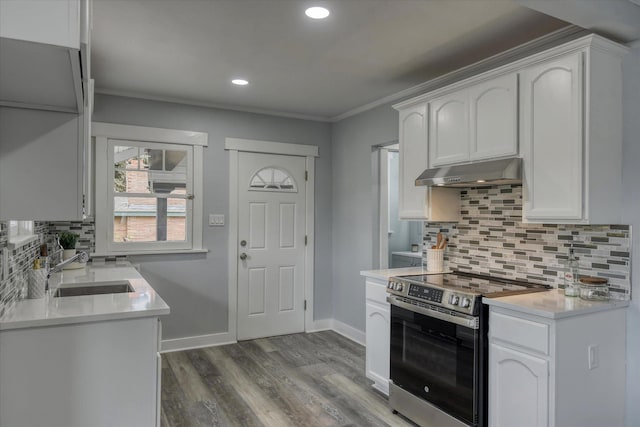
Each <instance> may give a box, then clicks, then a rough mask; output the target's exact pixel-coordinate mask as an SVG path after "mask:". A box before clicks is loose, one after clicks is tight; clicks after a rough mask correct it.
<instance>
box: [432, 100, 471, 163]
mask: <svg viewBox="0 0 640 427" xmlns="http://www.w3.org/2000/svg"><path fill="white" fill-rule="evenodd" d="M468 98H469V91H468V90H467V89H465V90H461V91H458V92H454V93H451V94H448V95H445V96H443V97H441V98H436V99H434V100H433V101H431V102H430V107H429V108H430V111H431V117H430V120H429V155H430V157H431V162H430V164H431V166H440V165H448V164H453V163H461V162H465V161H467V160H469V108H468V105H469V102H468Z"/></svg>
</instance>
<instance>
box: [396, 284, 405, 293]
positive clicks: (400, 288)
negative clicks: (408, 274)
mask: <svg viewBox="0 0 640 427" xmlns="http://www.w3.org/2000/svg"><path fill="white" fill-rule="evenodd" d="M403 290H404V284H402V283H398V284H397V285H396V291H400V292H402V291H403Z"/></svg>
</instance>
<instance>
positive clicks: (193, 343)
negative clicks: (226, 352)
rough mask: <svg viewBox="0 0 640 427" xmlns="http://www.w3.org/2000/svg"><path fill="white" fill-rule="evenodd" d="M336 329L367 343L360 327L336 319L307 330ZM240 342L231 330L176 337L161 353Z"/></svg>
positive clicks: (170, 340) (316, 323) (325, 320)
mask: <svg viewBox="0 0 640 427" xmlns="http://www.w3.org/2000/svg"><path fill="white" fill-rule="evenodd" d="M320 331H334V332H336V333H338V334H340V335H342V336H343V337H345V338H348V339H350V340H351V341H353V342H356V343H358V344H360V345H365V336H366V335H365V333H364V332H363V331H361V330H359V329H356V328H354V327H353V326H349V325H347V324H346V323H343V322H341V321H339V320H336V319H320V320H316V321H314V322H313V324H312V325H311V327H310V328H308V329H307V330H306V331H305V332H306V333H312V332H320ZM236 342H238V341H237V340H236V337H234V336H232V334H230V333H229V332H220V333H217V334H209V335H198V336H194V337H184V338H174V339H169V340H162V345H161V346H160V348H161V350H160V353H171V352H173V351H183V350H193V349H196V348H204V347H214V346H219V345H226V344H235V343H236Z"/></svg>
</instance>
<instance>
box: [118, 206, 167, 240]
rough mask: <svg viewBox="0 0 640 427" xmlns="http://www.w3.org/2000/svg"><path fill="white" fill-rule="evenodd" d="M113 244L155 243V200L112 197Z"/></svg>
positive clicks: (156, 223) (156, 227) (156, 220)
mask: <svg viewBox="0 0 640 427" xmlns="http://www.w3.org/2000/svg"><path fill="white" fill-rule="evenodd" d="M113 202H114V203H113V241H114V242H155V241H157V240H158V239H157V229H158V219H157V211H158V209H157V199H154V198H147V197H114V201H113Z"/></svg>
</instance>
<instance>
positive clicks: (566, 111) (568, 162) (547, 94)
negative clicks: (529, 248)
mask: <svg viewBox="0 0 640 427" xmlns="http://www.w3.org/2000/svg"><path fill="white" fill-rule="evenodd" d="M522 104H523V108H522V113H523V114H522V115H523V120H522V122H523V123H522V124H523V126H522V136H523V141H524V146H525V147H526V153H523V155H524V156H525V158H526V159H527V161H526V162H525V169H526V172H525V174H526V176H527V180H526V182H527V186H526V192H527V196H526V202H525V207H524V209H525V216H526V217H527V218H529V219H534V218H539V219H545V218H552V219H565V220H580V219H582V156H583V150H582V53H581V52H578V53H574V54H572V55H570V56H567V57H564V58H560V59H556V60H554V61H549V62H546V63H543V64H541V65H538V66H535V67H531V68H528V69H526V70H524V71H523V72H522Z"/></svg>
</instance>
